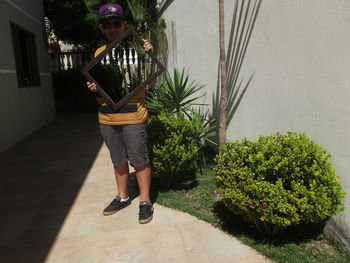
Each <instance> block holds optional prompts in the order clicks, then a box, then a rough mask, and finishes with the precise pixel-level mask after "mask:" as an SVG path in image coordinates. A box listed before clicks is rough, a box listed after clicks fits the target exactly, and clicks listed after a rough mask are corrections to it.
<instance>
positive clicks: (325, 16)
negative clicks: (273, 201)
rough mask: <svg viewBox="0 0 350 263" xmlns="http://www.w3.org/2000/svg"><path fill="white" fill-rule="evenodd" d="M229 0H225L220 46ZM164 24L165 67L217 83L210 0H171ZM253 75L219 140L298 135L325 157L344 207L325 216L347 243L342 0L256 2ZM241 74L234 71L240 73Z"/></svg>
mask: <svg viewBox="0 0 350 263" xmlns="http://www.w3.org/2000/svg"><path fill="white" fill-rule="evenodd" d="M233 4H234V1H232V0H226V1H225V27H226V28H225V31H226V45H228V37H229V34H230V26H231V20H232V12H233ZM163 18H164V19H165V20H166V22H167V26H168V28H167V33H168V38H169V39H168V41H169V46H170V50H169V69H170V71H171V70H172V68H173V67H178V68H182V67H185V68H186V69H189V73H190V76H191V78H192V79H196V80H197V81H200V82H201V83H205V84H207V86H206V96H205V98H204V99H203V102H206V103H209V104H211V101H212V94H213V93H215V91H216V88H217V85H218V61H219V46H218V36H219V35H218V1H211V0H201V1H197V0H175V1H173V3H172V4H171V5H170V7H169V8H168V9H167V10H166V11H165V12H164V13H163ZM241 72H242V73H243V75H244V76H245V79H246V80H247V79H248V77H249V76H250V75H251V74H252V73H253V72H255V74H254V78H253V80H252V82H251V84H250V86H249V87H248V89H247V92H246V93H245V95H244V97H243V99H242V101H241V103H240V104H239V107H238V109H237V111H236V113H235V115H234V116H233V119H232V121H231V122H230V124H229V126H228V130H227V138H228V139H229V140H236V139H241V138H244V137H247V138H249V139H256V138H257V137H258V135H259V134H262V135H268V134H271V133H275V132H276V131H280V132H285V131H288V130H291V131H298V132H305V133H306V134H307V135H308V136H309V137H310V138H312V139H313V140H314V141H315V142H316V143H318V144H320V145H321V146H323V147H324V148H325V149H326V150H327V151H328V152H329V153H331V154H332V156H333V157H332V159H331V161H332V163H333V165H334V167H335V168H336V171H337V174H338V175H339V176H340V184H341V185H342V188H343V191H345V192H347V193H348V194H347V196H346V198H345V202H344V204H345V207H346V208H345V211H344V212H343V213H341V214H340V215H338V216H335V217H334V218H333V219H332V222H335V223H336V224H335V225H336V227H335V228H336V231H337V232H338V236H339V237H340V238H341V239H342V241H343V243H345V244H346V245H347V247H348V248H350V242H349V236H350V232H349V227H350V208H349V207H350V176H349V174H350V135H349V134H350V133H349V130H350V121H349V117H348V116H350V1H348V0H333V1H330V0H308V1H304V0H295V1H288V0H278V1H277V0H262V5H261V9H260V13H259V16H258V19H257V23H256V26H255V29H254V32H253V35H252V38H251V41H250V45H249V47H248V51H247V54H246V58H245V62H244V64H243V68H242V71H241ZM243 75H242V76H243Z"/></svg>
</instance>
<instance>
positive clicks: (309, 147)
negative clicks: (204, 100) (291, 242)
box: [215, 132, 344, 230]
mask: <svg viewBox="0 0 350 263" xmlns="http://www.w3.org/2000/svg"><path fill="white" fill-rule="evenodd" d="M329 158H330V155H329V154H327V153H326V151H325V150H323V149H322V147H320V146H319V145H317V144H315V143H313V142H312V141H311V140H310V139H309V138H308V137H307V136H306V135H305V134H297V133H295V132H288V133H287V134H285V135H283V134H280V133H277V134H273V135H271V136H260V137H259V139H258V141H256V142H251V141H249V140H247V139H243V140H242V141H241V142H239V141H236V142H228V143H226V145H224V146H223V147H222V148H221V149H220V153H219V154H218V155H217V156H216V158H215V161H216V163H217V166H216V168H215V171H216V174H217V177H216V178H217V184H218V190H219V193H220V195H221V197H222V198H223V201H224V203H225V204H226V206H227V207H228V208H229V209H230V210H232V211H233V212H234V213H240V214H243V215H244V216H245V217H246V218H247V219H248V220H250V221H253V222H255V223H256V226H257V227H258V228H259V226H261V225H262V224H261V223H264V225H265V226H268V225H273V226H275V228H276V227H277V228H280V227H286V226H291V225H297V224H299V223H301V222H303V223H311V222H319V221H321V220H324V219H326V218H327V217H329V216H331V215H333V214H337V213H339V212H341V211H342V210H343V209H344V208H343V205H342V198H343V197H344V193H343V192H342V190H341V187H340V185H339V183H338V177H337V176H336V174H335V170H334V168H333V167H332V165H331V163H330V161H329ZM266 228H267V227H266ZM260 230H261V229H260Z"/></svg>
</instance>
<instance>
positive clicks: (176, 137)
mask: <svg viewBox="0 0 350 263" xmlns="http://www.w3.org/2000/svg"><path fill="white" fill-rule="evenodd" d="M148 123H149V128H148V130H149V133H148V136H149V140H148V141H149V146H148V149H149V151H150V159H151V164H152V174H153V176H155V177H157V178H159V179H160V181H161V182H162V184H163V185H164V186H166V187H170V185H177V186H179V185H181V184H182V183H185V182H186V181H189V180H191V179H193V178H194V175H195V173H196V170H197V161H198V146H197V143H196V141H195V139H194V138H193V126H192V124H191V122H190V121H189V120H186V119H185V118H184V116H183V114H180V115H179V118H176V117H175V116H174V115H173V114H169V113H161V114H160V115H157V116H152V117H151V118H150V119H149V121H148Z"/></svg>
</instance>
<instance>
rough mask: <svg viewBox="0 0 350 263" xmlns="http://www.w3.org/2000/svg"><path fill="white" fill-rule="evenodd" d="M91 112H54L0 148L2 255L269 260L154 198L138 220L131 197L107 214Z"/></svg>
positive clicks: (106, 178)
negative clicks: (144, 218)
mask: <svg viewBox="0 0 350 263" xmlns="http://www.w3.org/2000/svg"><path fill="white" fill-rule="evenodd" d="M96 123H97V120H96V117H95V115H89V114H85V115H84V114H82V115H77V114H76V115H72V114H71V115H59V116H58V117H57V118H56V120H55V121H54V122H53V123H51V124H50V125H48V126H47V127H45V128H43V129H41V130H40V131H38V132H36V133H35V134H34V135H32V136H30V137H29V138H27V139H25V140H24V141H22V142H20V143H19V144H17V145H16V146H14V147H12V148H11V149H9V150H7V151H5V152H4V153H2V154H0V196H1V200H0V204H1V211H0V213H1V217H0V233H1V234H0V262H6V263H7V262H55V263H56V262H65V263H66V262H67V263H68V262H69V263H73V262H84V263H85V262H99V263H100V262H116V263H117V262H126V263H129V262H136V263H137V262H142V263H145V262H152V263H153V262H155V263H157V262H166V263H170V262H220V263H223V262H268V260H266V259H265V258H264V257H262V256H261V255H259V254H257V253H256V252H255V251H254V250H253V249H251V248H249V247H247V246H245V245H242V244H241V243H240V242H239V241H237V240H236V239H235V238H233V237H230V236H228V235H226V234H224V233H223V232H221V231H220V230H218V229H215V228H214V227H212V226H211V225H209V224H207V223H205V222H203V221H200V220H198V219H196V218H195V217H193V216H191V215H188V214H185V213H182V212H178V211H174V210H171V209H168V208H165V207H162V206H160V205H157V204H155V205H154V207H155V214H154V219H153V220H152V221H151V222H150V223H149V224H147V225H139V224H138V217H137V213H138V202H139V200H138V197H137V192H136V190H135V189H137V184H136V179H135V177H134V176H130V180H129V181H130V189H131V191H133V192H132V196H133V197H134V198H135V199H134V200H133V202H132V204H131V206H129V207H128V208H126V209H124V210H121V211H119V212H118V213H116V214H114V215H112V216H107V217H106V216H103V215H102V209H103V208H104V206H105V205H107V204H108V203H109V202H110V201H111V199H112V197H113V195H115V194H116V185H115V181H114V176H113V169H112V164H111V162H110V159H109V153H108V150H107V149H106V147H105V146H104V145H103V143H102V141H101V137H100V134H99V131H98V126H97V124H96Z"/></svg>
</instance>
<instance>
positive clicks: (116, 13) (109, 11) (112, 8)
mask: <svg viewBox="0 0 350 263" xmlns="http://www.w3.org/2000/svg"><path fill="white" fill-rule="evenodd" d="M108 18H117V19H121V20H122V19H123V18H124V11H123V8H122V7H121V6H120V5H118V4H112V3H107V4H104V5H102V6H101V7H100V9H99V10H98V19H99V21H100V22H102V21H103V20H106V19H108Z"/></svg>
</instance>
